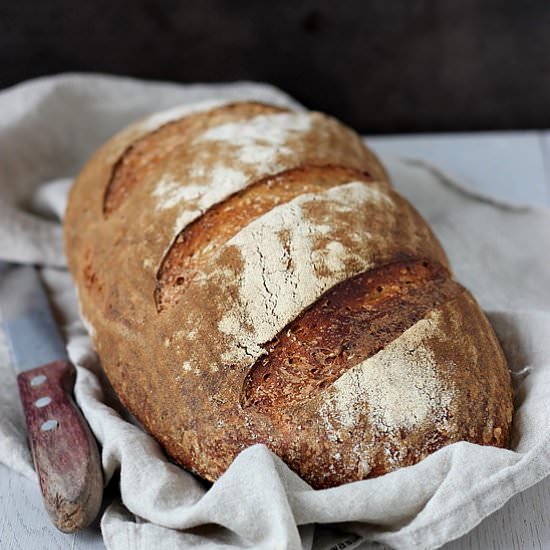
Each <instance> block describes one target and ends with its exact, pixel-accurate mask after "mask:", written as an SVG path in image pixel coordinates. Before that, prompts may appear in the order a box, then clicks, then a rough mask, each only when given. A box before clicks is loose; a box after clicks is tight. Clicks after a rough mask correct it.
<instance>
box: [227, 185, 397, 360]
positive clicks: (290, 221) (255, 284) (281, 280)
mask: <svg viewBox="0 0 550 550" xmlns="http://www.w3.org/2000/svg"><path fill="white" fill-rule="evenodd" d="M321 201H326V202H330V204H331V210H332V214H334V213H337V212H340V213H342V212H346V213H347V212H348V211H350V210H352V209H356V210H358V211H360V210H361V209H363V208H366V207H367V205H368V207H369V208H370V209H371V212H373V211H375V210H376V209H377V208H383V209H385V210H386V212H388V211H391V210H392V209H393V208H394V203H393V202H392V200H391V199H390V197H389V196H388V195H387V194H385V193H384V191H382V190H380V189H378V188H376V187H375V186H373V185H366V184H364V183H362V182H350V183H347V184H344V185H341V186H338V187H334V188H331V189H329V190H327V191H324V192H321V193H308V194H305V195H301V196H299V197H297V198H296V199H294V200H292V201H290V202H288V203H286V204H283V205H280V206H278V207H275V208H273V209H272V210H271V211H269V212H268V213H266V214H264V215H263V216H261V217H260V218H258V219H256V220H254V221H253V222H252V223H250V224H249V225H248V226H246V227H245V228H244V229H242V230H241V231H240V232H239V233H238V234H237V235H235V236H234V237H233V238H232V239H230V240H229V241H228V242H227V246H229V247H235V248H237V249H238V251H239V252H240V254H241V256H242V259H243V262H244V267H243V270H242V273H241V274H240V287H239V300H238V302H237V304H236V305H234V306H233V307H231V308H228V311H227V313H226V314H225V316H224V317H223V318H222V319H221V321H220V322H219V324H218V328H219V330H220V331H221V332H223V333H225V334H227V335H230V336H232V337H233V338H234V340H235V343H236V346H235V347H234V348H233V349H232V350H231V351H229V352H228V353H226V354H225V356H224V358H223V359H224V360H225V361H228V362H235V361H239V360H242V359H243V358H244V357H245V356H249V357H254V358H257V357H259V356H260V355H261V354H262V353H263V350H262V348H261V345H262V344H264V343H265V342H267V341H269V340H271V339H272V338H273V337H274V336H275V335H276V334H277V333H278V332H279V331H280V330H282V329H283V328H284V327H285V326H286V325H287V324H288V323H289V322H290V321H291V320H292V319H294V318H295V317H296V316H297V315H298V314H299V313H300V312H301V311H302V310H303V309H304V308H305V307H307V306H309V305H310V304H312V303H313V302H314V301H315V300H317V299H318V298H319V296H321V294H323V292H325V291H326V290H328V289H329V288H331V287H332V286H334V285H335V284H337V283H338V282H340V281H342V280H344V279H346V278H348V277H349V276H350V275H354V274H356V273H359V272H361V271H364V270H365V269H367V268H368V267H370V266H371V265H372V262H373V258H372V255H370V254H369V253H368V251H364V253H363V254H358V253H357V252H356V251H354V250H352V249H350V248H349V247H347V246H344V244H343V243H342V242H341V241H340V240H339V237H338V235H340V236H342V235H345V236H347V235H348V233H351V234H353V230H354V225H355V222H354V219H353V217H352V216H349V217H348V216H346V219H348V220H349V222H348V223H349V228H348V230H349V231H342V227H341V226H340V227H339V228H338V232H336V231H335V228H333V227H331V226H330V225H328V231H327V220H326V219H323V218H322V217H321V218H320V219H319V220H313V219H312V218H311V217H307V214H306V212H307V209H308V207H309V206H311V205H312V204H313V203H316V202H321ZM362 237H363V238H364V239H367V240H368V238H369V234H368V233H364V234H363V235H362ZM356 248H358V247H356ZM363 248H368V245H367V246H366V247H365V246H364V245H363ZM350 262H353V265H354V267H353V268H350ZM229 276H230V277H233V275H232V274H229Z"/></svg>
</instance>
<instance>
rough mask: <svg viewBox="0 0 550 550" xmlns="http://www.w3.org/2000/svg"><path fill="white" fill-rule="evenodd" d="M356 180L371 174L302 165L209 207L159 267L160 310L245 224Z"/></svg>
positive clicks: (173, 300)
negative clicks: (281, 206)
mask: <svg viewBox="0 0 550 550" xmlns="http://www.w3.org/2000/svg"><path fill="white" fill-rule="evenodd" d="M350 181H361V182H365V183H368V182H372V181H374V180H373V178H372V177H371V176H370V175H369V174H368V173H367V172H362V171H359V170H356V169H354V168H348V167H344V166H336V165H330V164H325V165H302V166H298V167H295V168H291V169H288V170H283V171H282V172H279V173H277V174H274V175H269V176H266V177H263V178H261V179H259V180H257V181H255V182H253V183H251V184H250V185H248V186H247V187H246V188H245V189H243V190H241V191H238V192H236V193H234V194H233V195H231V196H229V197H228V198H227V199H225V200H224V201H222V202H220V203H218V204H216V205H214V206H212V207H211V208H209V209H208V210H207V211H206V212H205V213H204V214H203V215H202V216H201V217H200V218H198V219H197V220H195V221H194V222H192V223H191V224H190V225H188V226H187V227H186V228H185V229H184V230H183V231H181V232H180V234H179V235H178V236H177V237H176V239H175V240H174V242H173V244H172V245H171V247H170V248H169V250H168V251H167V253H166V254H165V256H164V258H163V260H162V262H161V265H160V267H159V270H158V272H157V283H156V289H155V304H156V306H157V311H162V310H164V309H165V308H167V307H170V306H173V305H175V304H177V303H178V301H179V299H180V296H181V295H182V293H183V291H184V290H185V288H186V287H187V286H188V285H189V283H190V282H191V281H192V280H193V278H194V277H195V276H196V275H197V274H198V273H199V272H200V271H201V268H202V267H204V266H207V264H208V261H209V260H210V259H211V258H212V257H213V255H214V254H215V252H216V251H217V250H219V248H220V247H221V246H222V245H223V244H224V243H226V242H227V241H228V240H229V239H231V238H232V237H233V236H234V235H236V234H237V233H238V232H239V231H240V230H241V229H242V228H243V227H245V226H246V225H248V224H249V223H250V222H252V221H254V220H255V219H257V218H259V217H260V216H262V215H263V214H265V213H266V212H269V211H270V210H272V209H273V208H274V207H276V206H279V205H281V204H285V203H287V202H290V201H291V200H293V199H295V198H296V197H298V196H300V195H304V194H306V193H317V192H321V191H324V190H326V189H329V188H331V187H336V186H338V185H342V184H345V183H349V182H350Z"/></svg>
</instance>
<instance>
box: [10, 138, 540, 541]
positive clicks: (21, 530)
mask: <svg viewBox="0 0 550 550" xmlns="http://www.w3.org/2000/svg"><path fill="white" fill-rule="evenodd" d="M369 143H370V145H371V146H372V147H373V149H375V150H376V151H377V152H378V153H379V154H380V155H381V156H382V157H384V156H386V155H393V156H407V157H417V158H422V159H425V160H427V161H430V162H432V163H433V164H435V165H437V166H439V167H440V168H442V169H443V170H445V171H446V172H448V173H449V174H451V175H454V176H456V177H457V178H459V179H460V180H461V181H463V182H464V183H466V184H468V185H470V186H471V187H473V188H476V189H478V190H480V191H482V192H484V193H485V194H489V195H494V196H496V197H499V198H502V199H505V200H508V201H514V202H518V203H529V204H535V205H546V206H550V132H510V133H502V132H501V133H481V134H447V135H441V134H440V135H423V136H416V137H407V136H392V137H378V138H377V137H373V138H371V139H370V140H369ZM103 548H104V545H103V543H102V541H101V535H100V533H99V528H98V526H94V527H93V528H89V529H86V530H84V531H82V532H80V533H78V534H75V535H64V534H62V533H59V532H58V531H56V529H55V528H53V527H52V526H51V524H50V523H49V521H48V518H47V516H46V513H45V511H44V509H43V507H42V502H41V497H40V493H39V491H38V488H37V486H36V485H35V484H34V483H31V482H29V481H28V480H26V479H24V478H21V477H20V476H18V475H17V474H14V473H13V472H12V471H10V470H8V469H7V468H6V467H5V466H3V465H0V549H1V550H16V549H17V550H42V549H43V550H52V549H55V550H99V549H103ZM362 548H364V549H366V548H374V546H372V545H365V546H363V547H362ZM376 548H380V546H376ZM444 549H445V550H492V549H495V550H497V549H498V550H508V549H510V550H512V549H513V550H531V549H532V550H547V549H550V478H547V479H545V480H544V481H542V482H540V483H539V484H537V485H536V486H534V487H532V488H531V489H529V490H527V491H525V492H523V493H521V494H519V495H516V496H515V497H514V498H512V499H511V500H510V501H509V502H508V503H507V504H506V505H505V506H504V507H503V508H502V509H501V510H499V511H498V512H496V513H495V514H493V515H492V516H490V517H489V518H487V519H485V520H484V521H483V522H482V523H481V524H480V525H479V526H478V527H476V528H475V529H474V530H473V531H471V532H470V533H469V534H467V535H466V536H464V537H462V538H460V539H458V540H456V541H454V542H451V543H449V544H447V545H445V547H444Z"/></svg>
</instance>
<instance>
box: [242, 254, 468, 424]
mask: <svg viewBox="0 0 550 550" xmlns="http://www.w3.org/2000/svg"><path fill="white" fill-rule="evenodd" d="M459 288H460V287H459V285H457V283H455V282H454V281H453V280H451V279H450V278H449V273H448V271H447V270H446V269H445V268H443V267H442V266H441V265H439V264H433V263H431V262H429V261H427V260H407V261H400V262H395V263H391V264H386V265H384V266H382V267H379V268H376V269H371V270H369V271H367V272H365V273H361V274H359V275H356V276H355V277H351V278H349V279H347V280H346V281H344V282H343V283H340V284H339V285H336V286H335V287H333V288H331V289H330V290H329V291H328V292H327V293H326V294H325V295H324V296H322V297H321V298H320V299H319V300H317V302H315V303H314V304H313V305H312V306H310V307H309V308H308V309H307V310H306V311H304V312H303V313H302V314H301V315H300V316H299V317H298V318H297V319H295V320H294V321H292V323H290V325H288V326H287V327H285V328H284V329H283V330H282V331H281V332H280V333H279V334H278V335H277V336H276V337H275V338H274V339H273V340H272V341H271V342H269V343H268V344H266V345H265V346H264V349H265V351H266V355H264V356H263V357H262V358H260V359H259V360H258V361H257V362H256V363H255V364H254V365H253V366H252V368H251V369H250V371H249V373H248V375H247V377H246V382H245V386H244V392H243V400H242V403H243V407H250V406H252V407H255V408H256V409H257V410H262V411H263V412H265V413H266V414H269V412H270V410H271V409H273V408H276V409H277V408H286V407H288V406H289V405H293V404H297V403H300V402H303V401H305V400H307V399H311V398H312V397H314V396H315V395H316V394H317V393H319V392H320V391H322V390H323V389H324V388H326V387H328V386H329V385H330V384H332V383H333V382H335V381H336V380H337V379H338V378H340V376H341V375H342V374H343V373H344V372H345V371H347V370H348V369H350V368H351V367H353V366H355V365H358V364H359V363H361V362H363V361H365V360H367V359H368V358H369V357H371V356H372V355H374V354H375V353H377V352H379V351H380V350H382V349H384V347H385V346H386V345H387V344H389V343H391V342H393V341H394V340H395V339H396V338H398V337H399V336H400V335H401V334H402V333H403V332H404V331H405V330H407V329H408V328H410V327H411V326H413V325H414V324H415V323H417V322H418V321H420V320H421V319H422V318H424V317H425V316H426V315H427V314H428V313H429V312H430V311H432V310H434V309H436V308H437V307H439V306H441V305H443V304H445V303H446V302H448V301H449V300H451V299H452V298H453V297H454V296H455V295H456V294H457V293H458V292H459Z"/></svg>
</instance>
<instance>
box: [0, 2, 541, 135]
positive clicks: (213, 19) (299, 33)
mask: <svg viewBox="0 0 550 550" xmlns="http://www.w3.org/2000/svg"><path fill="white" fill-rule="evenodd" d="M63 71H94V72H108V73H116V74H125V75H134V76H138V77H142V78H149V79H162V80H175V81H179V82H195V81H203V82H216V81H222V80H237V79H250V80H258V81H266V82H270V83H273V84H275V85H277V86H280V87H281V88H283V89H284V90H286V91H287V92H289V93H290V94H292V95H293V96H295V97H296V98H297V99H298V100H299V101H301V102H303V103H304V104H305V105H306V106H308V107H310V108H315V109H319V110H324V111H327V112H330V113H332V114H334V115H336V116H338V117H340V118H342V119H343V120H344V121H346V122H347V123H349V124H351V125H352V126H354V127H355V128H357V129H358V130H360V131H361V132H363V133H388V132H411V131H446V130H479V129H506V128H542V127H546V128H548V127H550V1H549V0H524V1H518V0H515V1H514V0H486V1H484V0H478V1H476V0H429V1H428V0H426V1H415V0H375V1H367V0H322V1H311V0H295V1H292V2H290V1H281V2H277V1H276V0H271V1H270V2H266V1H262V0H256V1H254V2H253V1H245V0H233V1H231V0H225V1H224V0H204V1H194V2H176V1H173V0H169V1H165V2H161V1H154V0H124V1H118V2H117V1H115V0H111V1H108V0H101V1H95V2H92V1H78V0H35V1H34V2H32V1H29V0H0V88H3V87H6V86H10V85H12V84H15V83H17V82H20V81H22V80H25V79H28V78H31V77H35V76H40V75H46V74H52V73H58V72H63Z"/></svg>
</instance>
